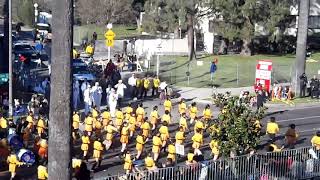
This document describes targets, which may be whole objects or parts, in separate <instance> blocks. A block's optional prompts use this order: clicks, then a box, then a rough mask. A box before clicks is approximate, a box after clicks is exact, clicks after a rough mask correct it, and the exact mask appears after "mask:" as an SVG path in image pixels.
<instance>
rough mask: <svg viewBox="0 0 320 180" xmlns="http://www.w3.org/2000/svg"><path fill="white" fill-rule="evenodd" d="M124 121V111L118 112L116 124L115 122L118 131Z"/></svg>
mask: <svg viewBox="0 0 320 180" xmlns="http://www.w3.org/2000/svg"><path fill="white" fill-rule="evenodd" d="M123 119H124V116H123V113H122V111H117V112H116V122H115V126H116V128H118V129H119V128H120V126H121V125H122V123H123Z"/></svg>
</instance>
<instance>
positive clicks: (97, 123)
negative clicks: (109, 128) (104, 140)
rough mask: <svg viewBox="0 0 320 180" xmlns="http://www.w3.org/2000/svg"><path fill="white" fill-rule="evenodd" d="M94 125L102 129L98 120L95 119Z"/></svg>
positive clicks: (97, 128)
mask: <svg viewBox="0 0 320 180" xmlns="http://www.w3.org/2000/svg"><path fill="white" fill-rule="evenodd" d="M94 127H95V128H96V130H101V129H102V124H101V122H100V121H99V120H96V121H95V124H94Z"/></svg>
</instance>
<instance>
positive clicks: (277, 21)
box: [211, 0, 292, 55]
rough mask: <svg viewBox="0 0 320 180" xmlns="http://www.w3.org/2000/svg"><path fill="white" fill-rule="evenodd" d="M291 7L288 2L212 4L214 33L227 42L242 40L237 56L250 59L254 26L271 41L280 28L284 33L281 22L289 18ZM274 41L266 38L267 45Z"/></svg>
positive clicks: (228, 1) (219, 0)
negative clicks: (265, 32)
mask: <svg viewBox="0 0 320 180" xmlns="http://www.w3.org/2000/svg"><path fill="white" fill-rule="evenodd" d="M291 4H292V0H213V1H212V6H211V7H214V9H213V11H214V12H215V16H216V27H215V30H216V32H217V33H218V34H219V35H221V36H223V37H224V38H226V39H228V40H230V41H234V40H237V39H240V40H242V48H241V54H242V55H252V39H253V38H254V36H255V35H257V32H256V26H257V25H259V26H262V27H263V28H264V29H265V31H267V33H268V34H269V36H273V37H274V36H275V35H276V34H278V30H279V26H280V25H282V26H280V27H282V29H285V28H283V25H284V24H285V23H284V22H285V21H284V19H285V18H286V17H288V16H289V15H290V11H289V9H290V5H291ZM277 37H278V38H280V37H281V36H277ZM274 40H276V39H275V38H270V41H274ZM277 40H278V39H277Z"/></svg>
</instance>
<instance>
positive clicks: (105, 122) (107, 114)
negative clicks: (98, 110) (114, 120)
mask: <svg viewBox="0 0 320 180" xmlns="http://www.w3.org/2000/svg"><path fill="white" fill-rule="evenodd" d="M101 116H102V125H103V127H106V126H107V125H108V124H109V122H110V119H111V114H110V112H108V111H104V112H103V113H102V114H101Z"/></svg>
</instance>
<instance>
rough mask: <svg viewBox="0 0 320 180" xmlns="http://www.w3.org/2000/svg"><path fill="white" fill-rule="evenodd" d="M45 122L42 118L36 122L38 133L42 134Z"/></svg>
mask: <svg viewBox="0 0 320 180" xmlns="http://www.w3.org/2000/svg"><path fill="white" fill-rule="evenodd" d="M45 127H46V126H45V123H44V120H43V119H42V118H40V119H39V121H38V123H37V131H38V134H43V133H44V128H45Z"/></svg>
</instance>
